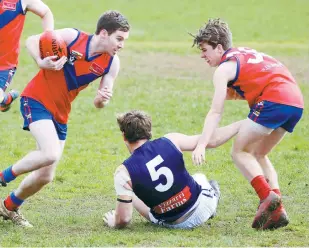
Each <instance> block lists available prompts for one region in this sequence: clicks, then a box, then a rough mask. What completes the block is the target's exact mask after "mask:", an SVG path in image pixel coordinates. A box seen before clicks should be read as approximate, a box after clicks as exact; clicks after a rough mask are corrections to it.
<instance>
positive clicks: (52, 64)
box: [37, 56, 68, 71]
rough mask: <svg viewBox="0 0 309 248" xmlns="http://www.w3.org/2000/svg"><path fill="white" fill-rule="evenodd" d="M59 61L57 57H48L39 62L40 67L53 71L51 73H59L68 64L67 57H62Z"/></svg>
mask: <svg viewBox="0 0 309 248" xmlns="http://www.w3.org/2000/svg"><path fill="white" fill-rule="evenodd" d="M55 59H57V56H48V57H46V58H44V59H41V60H39V61H37V63H38V66H39V67H40V68H41V69H44V70H51V71H59V70H61V69H62V68H63V66H64V64H65V63H66V62H67V60H68V59H67V57H65V56H62V57H61V58H60V59H58V60H56V61H54V60H55Z"/></svg>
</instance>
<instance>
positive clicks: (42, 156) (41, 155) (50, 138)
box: [12, 120, 62, 175]
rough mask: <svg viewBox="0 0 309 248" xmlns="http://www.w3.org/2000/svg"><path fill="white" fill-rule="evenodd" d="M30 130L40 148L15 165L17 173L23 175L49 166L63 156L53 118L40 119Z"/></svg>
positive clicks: (32, 124)
mask: <svg viewBox="0 0 309 248" xmlns="http://www.w3.org/2000/svg"><path fill="white" fill-rule="evenodd" d="M29 128H30V132H31V134H32V135H33V137H34V138H35V139H36V141H37V144H38V146H39V149H38V150H36V151H32V152H30V153H28V154H27V155H26V156H25V157H23V158H22V159H21V160H19V161H18V162H17V163H16V164H14V165H13V167H12V170H13V171H14V173H15V174H17V175H21V174H24V173H27V172H30V171H34V170H38V169H40V168H42V167H44V166H49V165H51V164H53V163H55V162H56V161H58V160H59V159H60V157H61V153H62V151H61V147H60V146H59V139H58V135H57V131H56V129H55V126H54V123H53V122H52V121H51V120H40V121H36V122H33V123H31V124H30V126H29Z"/></svg>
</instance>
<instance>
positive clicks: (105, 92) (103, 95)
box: [97, 87, 113, 102]
mask: <svg viewBox="0 0 309 248" xmlns="http://www.w3.org/2000/svg"><path fill="white" fill-rule="evenodd" d="M97 96H98V97H100V99H101V100H102V102H107V101H109V100H110V99H111V98H112V96H113V91H112V90H110V89H108V88H107V87H105V88H103V89H102V90H98V94H97Z"/></svg>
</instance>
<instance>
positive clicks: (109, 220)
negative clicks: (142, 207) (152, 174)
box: [104, 165, 133, 228]
mask: <svg viewBox="0 0 309 248" xmlns="http://www.w3.org/2000/svg"><path fill="white" fill-rule="evenodd" d="M114 185H115V190H116V194H117V203H116V208H115V211H114V210H112V211H109V212H107V213H106V214H105V217H104V222H105V223H106V224H107V225H108V226H109V227H114V228H124V227H126V226H127V225H129V224H130V222H131V219H132V214H133V203H132V196H133V191H132V185H131V178H130V176H129V173H128V171H127V169H126V168H125V166H124V165H120V166H119V167H118V168H117V169H116V172H115V175H114Z"/></svg>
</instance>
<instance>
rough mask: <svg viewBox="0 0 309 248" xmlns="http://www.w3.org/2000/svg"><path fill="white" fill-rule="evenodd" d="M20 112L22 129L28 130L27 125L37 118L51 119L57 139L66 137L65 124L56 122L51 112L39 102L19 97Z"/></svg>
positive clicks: (37, 119)
mask: <svg viewBox="0 0 309 248" xmlns="http://www.w3.org/2000/svg"><path fill="white" fill-rule="evenodd" d="M20 112H21V114H22V116H23V117H24V127H23V129H24V130H29V125H30V124H31V123H32V122H35V121H39V120H52V121H53V123H54V125H55V128H56V131H57V134H58V138H59V140H65V139H66V137H67V130H68V129H67V124H61V123H59V122H57V121H56V120H55V119H54V117H53V116H52V114H51V113H50V112H49V111H48V110H47V109H46V108H45V106H44V105H43V104H41V103H40V102H38V101H36V100H34V99H32V98H28V97H25V96H23V97H21V98H20Z"/></svg>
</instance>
